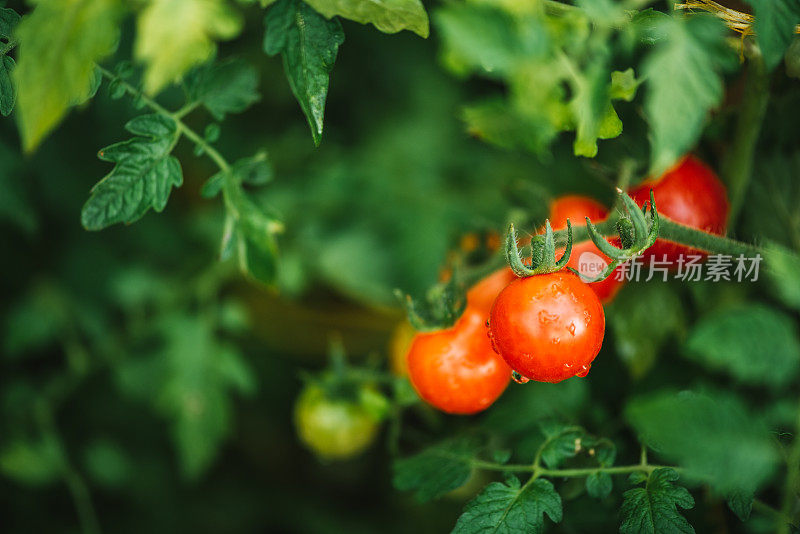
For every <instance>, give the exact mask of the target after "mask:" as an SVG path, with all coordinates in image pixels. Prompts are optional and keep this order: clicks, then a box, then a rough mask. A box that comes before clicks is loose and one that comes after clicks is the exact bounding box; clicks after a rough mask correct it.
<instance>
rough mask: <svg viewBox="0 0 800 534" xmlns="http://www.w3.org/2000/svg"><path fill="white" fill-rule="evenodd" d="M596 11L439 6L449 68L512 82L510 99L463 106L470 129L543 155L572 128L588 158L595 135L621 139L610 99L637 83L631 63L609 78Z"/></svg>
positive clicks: (627, 95) (628, 95)
mask: <svg viewBox="0 0 800 534" xmlns="http://www.w3.org/2000/svg"><path fill="white" fill-rule="evenodd" d="M593 14H597V12H592V11H590V12H582V11H578V10H570V11H568V12H566V13H561V14H559V15H557V16H555V15H553V16H551V15H549V14H548V13H547V10H546V9H545V8H544V7H542V6H537V7H531V8H529V9H516V8H514V7H513V6H511V5H508V6H505V7H503V6H502V4H498V5H495V6H493V5H490V4H485V3H481V2H473V3H467V4H463V5H453V6H448V7H446V8H442V9H440V10H438V11H437V12H436V16H435V20H436V22H437V24H438V25H439V27H440V28H441V30H442V35H443V38H444V41H445V46H446V52H445V53H446V61H447V62H448V64H449V65H450V66H451V68H453V69H454V70H456V71H458V72H466V71H471V72H478V73H480V74H482V75H485V76H487V77H491V78H500V79H502V80H504V81H505V82H506V83H507V84H508V86H509V93H510V96H509V99H508V102H506V101H498V100H496V99H490V100H487V101H484V102H481V103H478V104H475V105H473V106H471V107H468V108H467V109H466V110H465V112H464V118H465V120H466V122H467V128H468V130H469V131H470V132H471V133H472V134H473V135H477V136H479V137H481V138H483V139H485V140H487V141H489V142H492V143H495V144H498V145H500V146H502V147H505V148H522V149H528V150H531V151H534V152H538V153H541V152H543V151H544V150H545V149H546V148H547V147H548V146H549V145H550V143H552V142H553V139H554V138H555V136H556V135H557V134H558V132H560V131H564V130H567V131H569V130H575V132H576V139H575V143H574V145H573V150H574V152H575V154H576V155H580V156H586V157H594V156H595V155H596V154H597V140H598V139H610V138H613V137H617V136H618V135H619V134H620V133H621V132H622V123H621V121H620V120H619V117H618V116H617V113H616V111H615V110H614V108H613V106H612V105H611V100H612V98H623V99H625V100H628V101H630V100H632V99H633V95H634V94H635V89H636V83H635V81H634V79H633V71H632V70H631V69H629V70H628V71H626V73H625V74H623V73H616V74H615V75H614V76H613V77H612V74H611V72H610V69H609V67H608V64H609V57H610V54H609V51H608V50H607V49H606V48H605V47H606V45H605V43H603V42H602V41H601V40H602V39H603V38H604V36H605V35H606V28H605V27H603V29H601V30H598V31H597V33H595V34H591V36H590V33H589V23H590V20H589V19H590V18H591V17H592V15H593ZM604 22H607V21H604ZM622 84H624V85H625V87H624V89H623V88H622ZM565 87H569V91H565Z"/></svg>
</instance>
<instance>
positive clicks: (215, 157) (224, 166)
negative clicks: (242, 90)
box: [97, 65, 231, 172]
mask: <svg viewBox="0 0 800 534" xmlns="http://www.w3.org/2000/svg"><path fill="white" fill-rule="evenodd" d="M97 68H98V70H99V71H100V73H101V74H102V75H103V76H104V77H106V78H108V79H109V80H112V81H115V82H116V83H118V84H120V86H122V87H123V88H124V89H125V92H126V93H128V94H129V95H131V96H133V97H134V98H137V99H139V100H140V101H141V102H143V103H144V104H145V105H146V106H147V107H149V108H150V109H152V110H153V111H155V112H156V113H158V114H159V115H163V116H165V117H169V118H170V119H172V120H174V121H175V124H176V126H177V128H178V132H180V133H181V134H182V135H184V136H185V137H186V138H187V139H189V140H190V141H192V142H193V143H195V144H196V145H198V146H200V147H201V148H202V149H203V152H204V153H205V154H208V157H209V158H211V160H212V161H213V162H214V163H215V164H216V165H217V167H219V169H220V170H221V171H223V172H227V171H229V170H230V168H231V166H230V164H229V163H228V162H227V161H226V160H225V158H224V157H223V156H222V154H220V153H219V151H217V149H216V148H214V147H213V146H211V144H210V143H208V141H206V140H205V139H204V138H203V136H201V135H200V134H198V133H197V132H195V131H194V130H192V129H191V128H190V127H188V126H187V125H186V123H185V122H183V120H182V118H183V117H184V116H185V115H186V114H187V113H189V112H190V111H192V110H193V109H195V108H196V107H197V104H196V103H191V104H188V105H186V106H184V107H182V108H181V109H179V110H178V111H176V112H174V113H173V112H171V111H169V110H168V109H166V108H165V107H164V106H162V105H161V104H159V103H158V102H156V101H155V100H153V99H152V98H150V97H149V96H147V95H146V94H144V93H143V92H141V91H140V90H139V89H137V88H136V87H134V86H133V85H131V84H129V83H128V82H126V81H125V80H123V79H122V78H120V77H119V76H117V75H116V74H114V73H113V72H111V71H110V70H108V69H105V68H103V67H101V66H99V65H98V66H97Z"/></svg>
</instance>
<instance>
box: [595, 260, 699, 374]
mask: <svg viewBox="0 0 800 534" xmlns="http://www.w3.org/2000/svg"><path fill="white" fill-rule="evenodd" d="M612 276H614V275H612ZM653 302H658V306H652V303H653ZM606 313H607V314H608V317H609V320H608V324H609V326H610V327H611V329H612V330H613V332H614V344H615V345H616V348H617V354H618V355H619V357H620V358H621V359H622V361H623V363H624V364H625V365H626V366H627V368H628V371H629V372H630V374H631V376H632V377H634V378H641V377H643V376H644V375H645V374H647V372H648V371H649V370H650V369H651V368H652V367H653V365H654V364H655V363H656V359H657V356H658V353H659V350H660V349H661V347H663V346H664V345H665V343H667V342H668V341H670V340H672V339H675V337H677V336H679V335H681V334H682V333H683V331H684V329H685V326H684V322H685V319H684V311H683V305H682V303H681V299H680V297H679V296H678V295H677V294H676V292H675V291H674V290H673V288H672V287H671V286H670V285H669V284H664V283H661V282H660V281H659V282H655V281H654V282H653V283H649V284H645V283H637V284H634V285H632V286H630V287H628V288H625V289H623V290H622V291H621V292H620V293H619V295H617V298H616V299H615V300H614V303H613V304H612V305H611V306H609V307H608V309H607V311H606Z"/></svg>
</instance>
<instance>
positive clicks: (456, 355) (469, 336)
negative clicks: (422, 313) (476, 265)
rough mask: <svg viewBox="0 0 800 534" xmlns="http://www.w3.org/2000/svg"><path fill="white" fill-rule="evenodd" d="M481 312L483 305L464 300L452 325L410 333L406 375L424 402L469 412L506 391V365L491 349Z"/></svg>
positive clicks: (509, 375) (452, 410) (509, 374)
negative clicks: (464, 306)
mask: <svg viewBox="0 0 800 534" xmlns="http://www.w3.org/2000/svg"><path fill="white" fill-rule="evenodd" d="M486 316H487V312H486V310H485V309H483V308H478V307H476V306H472V305H468V306H467V309H466V310H464V314H463V315H462V316H461V317H460V318H459V319H458V321H457V322H456V324H455V325H454V326H453V327H451V328H448V329H446V330H439V331H437V332H429V333H421V334H417V336H416V337H415V338H414V341H413V342H412V343H411V348H410V350H409V352H408V357H407V362H408V377H409V379H410V380H411V384H412V385H413V386H414V389H416V390H417V393H419V396H420V397H422V399H423V400H425V401H426V402H427V403H428V404H431V405H432V406H434V407H436V408H438V409H440V410H442V411H444V412H447V413H451V414H462V415H467V414H474V413H477V412H480V411H483V410H485V409H486V408H488V407H489V406H491V405H492V403H494V401H496V400H497V398H498V397H500V395H501V394H502V393H503V391H505V389H506V386H508V382H509V381H510V380H511V369H510V368H509V367H508V365H506V363H505V362H504V361H503V359H502V358H500V357H499V356H498V355H497V354H496V353H495V352H494V350H492V345H491V342H490V341H489V337H488V335H487V332H486Z"/></svg>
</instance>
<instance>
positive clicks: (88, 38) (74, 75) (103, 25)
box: [13, 0, 123, 152]
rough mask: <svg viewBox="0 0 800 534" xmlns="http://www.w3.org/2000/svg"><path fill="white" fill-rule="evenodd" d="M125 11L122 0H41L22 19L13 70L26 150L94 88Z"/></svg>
mask: <svg viewBox="0 0 800 534" xmlns="http://www.w3.org/2000/svg"><path fill="white" fill-rule="evenodd" d="M122 13H123V9H122V6H121V5H120V2H119V1H118V0H40V1H39V2H37V3H36V7H35V9H34V10H33V13H31V14H30V15H29V16H27V17H25V19H23V20H22V21H21V22H20V23H19V27H18V29H17V31H16V36H17V38H18V39H19V56H18V64H17V67H16V68H15V69H14V71H13V72H14V79H15V80H16V86H17V91H18V97H17V103H18V111H19V128H20V134H21V136H22V145H23V147H24V149H25V150H26V151H29V152H30V151H32V150H34V149H35V148H36V147H37V146H38V145H39V143H40V142H41V141H42V139H44V137H45V136H46V135H47V134H48V133H50V131H51V130H53V128H55V127H56V126H57V125H58V123H59V122H61V120H62V119H63V118H64V116H65V115H66V113H67V110H68V109H69V108H70V106H72V105H74V104H76V103H78V102H82V101H84V100H86V98H87V95H89V94H91V91H92V87H93V86H92V81H93V79H94V78H93V76H94V69H95V63H96V62H97V61H99V60H100V59H102V58H103V57H105V56H106V55H108V54H109V53H111V52H112V51H113V49H114V46H115V45H116V42H117V34H118V24H119V20H120V18H121V15H122Z"/></svg>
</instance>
